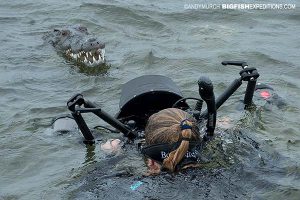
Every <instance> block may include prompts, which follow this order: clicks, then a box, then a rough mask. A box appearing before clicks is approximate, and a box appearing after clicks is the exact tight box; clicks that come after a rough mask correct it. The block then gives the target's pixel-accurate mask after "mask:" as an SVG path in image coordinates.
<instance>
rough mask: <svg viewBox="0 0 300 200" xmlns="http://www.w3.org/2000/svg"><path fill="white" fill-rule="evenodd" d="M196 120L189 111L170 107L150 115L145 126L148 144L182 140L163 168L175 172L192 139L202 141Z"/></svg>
mask: <svg viewBox="0 0 300 200" xmlns="http://www.w3.org/2000/svg"><path fill="white" fill-rule="evenodd" d="M200 140H201V137H200V134H199V129H198V127H197V126H196V120H195V119H194V118H193V117H191V116H190V115H189V114H188V113H187V112H185V111H183V110H180V109H177V108H168V109H164V110H161V111H159V112H158V113H155V114H153V115H151V116H150V118H149V120H148V123H147V125H146V128H145V142H146V145H154V144H162V143H168V144H173V143H176V142H180V145H179V147H178V148H177V149H175V150H174V151H172V152H170V153H169V156H168V157H167V158H165V159H164V161H163V165H162V168H164V169H167V170H169V171H171V172H174V171H175V169H176V165H177V164H178V163H179V162H180V161H181V160H182V158H183V157H184V155H185V154H186V153H187V151H188V149H189V142H190V141H200Z"/></svg>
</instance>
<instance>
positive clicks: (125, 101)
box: [116, 75, 189, 129]
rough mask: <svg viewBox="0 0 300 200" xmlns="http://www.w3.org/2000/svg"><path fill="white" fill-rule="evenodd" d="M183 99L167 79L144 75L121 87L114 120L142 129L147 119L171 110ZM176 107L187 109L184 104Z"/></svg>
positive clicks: (178, 90)
mask: <svg viewBox="0 0 300 200" xmlns="http://www.w3.org/2000/svg"><path fill="white" fill-rule="evenodd" d="M182 98H183V95H182V93H181V91H180V89H179V88H178V86H177V85H176V84H175V83H174V82H173V81H172V80H171V79H170V78H168V77H165V76H161V75H146V76H141V77H138V78H135V79H132V80H130V81H128V82H127V83H125V84H124V85H123V86H122V90H121V98H120V104H119V107H120V111H119V113H118V114H117V115H116V118H117V119H118V120H120V121H121V122H122V123H124V124H127V123H128V122H130V121H134V123H136V128H138V129H144V128H145V126H146V123H147V120H148V118H149V117H150V116H151V115H152V114H154V113H156V112H158V111H160V110H163V109H165V108H171V107H172V106H173V104H174V103H176V101H178V100H180V99H182ZM178 106H180V107H182V108H183V109H188V108H189V106H188V105H187V103H186V102H180V103H179V104H178Z"/></svg>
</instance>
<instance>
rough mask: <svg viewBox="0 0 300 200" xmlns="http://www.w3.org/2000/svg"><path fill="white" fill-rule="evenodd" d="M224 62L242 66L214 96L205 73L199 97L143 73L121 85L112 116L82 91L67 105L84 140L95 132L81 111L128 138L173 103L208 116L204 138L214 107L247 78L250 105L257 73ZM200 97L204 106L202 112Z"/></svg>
mask: <svg viewBox="0 0 300 200" xmlns="http://www.w3.org/2000/svg"><path fill="white" fill-rule="evenodd" d="M222 64H223V65H237V66H241V67H242V68H243V69H242V71H240V77H239V78H237V79H235V80H233V82H232V83H231V85H230V86H229V87H228V88H227V89H226V90H225V91H224V92H223V93H222V94H221V95H220V96H219V97H218V98H217V99H216V100H215V95H214V91H213V84H212V82H211V81H210V79H209V78H207V77H200V78H199V80H198V87H199V95H200V97H201V99H199V98H193V97H191V98H184V97H183V95H182V93H181V91H180V89H179V87H178V86H177V85H176V84H175V83H174V82H173V81H172V80H171V79H170V78H168V77H165V76H161V75H145V76H141V77H138V78H135V79H132V80H130V81H128V82H127V83H125V84H124V85H123V86H122V91H121V97H120V104H119V108H120V111H119V112H118V113H117V114H116V115H115V117H113V116H111V115H110V114H108V113H106V112H105V111H104V110H102V109H101V108H99V107H98V106H97V105H96V104H94V103H92V102H90V101H88V100H86V99H84V97H83V95H82V94H76V95H74V96H72V97H71V98H70V99H69V100H68V102H67V107H68V109H69V110H70V111H71V114H72V116H73V118H74V120H75V121H76V123H77V125H78V127H79V129H80V131H81V133H82V134H83V136H84V138H85V140H84V142H85V143H88V144H93V143H94V136H93V135H92V132H91V130H90V129H89V127H88V126H87V124H86V122H85V120H84V119H83V117H82V115H81V114H82V113H93V114H95V115H96V116H98V117H100V118H101V119H102V120H104V121H105V122H107V123H108V124H110V125H111V126H113V127H114V128H115V129H117V130H118V131H119V132H121V133H123V135H124V136H125V137H127V138H128V139H130V140H133V139H135V138H139V137H143V134H141V133H142V132H143V130H144V129H145V126H146V123H147V121H148V118H149V117H150V116H151V115H152V114H154V113H156V112H158V111H160V110H163V109H166V108H171V107H176V108H180V109H182V110H186V111H189V112H190V113H192V114H193V115H194V117H195V118H196V120H198V121H199V122H200V121H203V120H207V123H206V135H205V138H208V140H209V138H211V137H212V136H213V135H214V129H215V125H216V113H217V109H218V108H219V107H220V106H221V105H222V104H223V103H224V102H225V101H226V100H227V99H228V98H229V97H230V96H231V95H232V94H233V93H234V92H235V91H236V90H237V89H238V88H239V87H240V86H241V84H242V81H246V82H248V84H247V89H246V93H245V97H244V104H245V109H248V108H249V107H250V106H251V105H252V98H253V93H254V90H255V85H256V80H257V78H258V77H259V74H258V72H257V70H256V69H255V68H248V66H247V63H246V62H243V61H242V62H240V61H224V62H222ZM187 99H195V100H197V103H196V108H194V109H192V108H191V107H190V106H189V105H188V104H187V103H186V100H187ZM202 101H204V102H205V103H206V105H207V110H206V111H204V112H202V113H201V107H202V104H201V103H202ZM205 138H204V139H205Z"/></svg>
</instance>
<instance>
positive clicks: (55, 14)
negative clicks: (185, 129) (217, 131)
mask: <svg viewBox="0 0 300 200" xmlns="http://www.w3.org/2000/svg"><path fill="white" fill-rule="evenodd" d="M265 2H268V1H265ZM185 3H189V1H187V2H182V1H177V2H167V1H152V2H148V1H108V0H107V1H79V0H78V1H68V0H67V1H57V0H52V1H43V2H35V1H32V0H25V1H6V2H0V24H1V30H0V41H1V48H0V57H1V59H0V102H1V103H2V106H1V109H0V146H1V151H0V160H1V162H0V169H1V170H0V199H1V198H2V199H61V198H66V196H69V191H70V188H71V189H72V188H75V189H76V187H77V186H76V184H77V182H76V181H74V180H75V179H76V177H78V176H84V174H85V172H86V170H87V169H89V168H90V167H93V165H94V163H95V162H96V161H97V162H100V161H101V159H102V158H103V153H102V152H101V151H100V148H99V146H96V147H95V149H94V150H93V151H92V152H93V153H92V155H90V154H87V153H86V152H90V151H87V149H86V147H85V146H84V145H83V144H82V142H81V139H82V137H81V136H80V135H76V134H70V135H57V134H54V133H53V132H51V129H50V128H51V120H52V118H54V117H55V116H57V115H59V114H63V113H68V111H67V109H66V106H65V105H66V101H67V100H68V99H69V97H70V96H72V95H73V94H75V93H78V92H81V93H82V94H84V96H85V97H86V98H88V99H90V100H92V101H95V102H97V103H98V104H99V105H100V106H101V107H102V108H103V109H104V110H107V111H108V112H109V113H111V114H115V113H116V112H117V111H118V103H119V97H120V86H121V85H122V84H124V83H125V82H127V81H129V80H131V79H132V78H135V77H137V76H141V75H145V74H161V75H165V76H168V77H170V78H172V79H173V80H174V81H175V82H176V83H177V84H178V86H179V87H180V88H181V89H182V92H183V94H184V95H185V96H195V97H197V96H198V93H197V90H198V89H197V87H198V86H197V84H196V81H197V79H198V78H199V77H200V76H203V75H204V76H209V77H210V79H211V80H212V81H213V83H214V85H215V92H216V95H218V94H220V93H221V92H222V91H223V90H224V88H225V87H226V85H228V84H230V82H231V81H232V80H233V79H235V78H237V77H238V72H239V70H240V69H239V68H237V67H229V66H228V67H224V66H221V65H220V63H221V61H222V60H245V61H247V62H248V64H249V65H250V66H252V67H256V68H257V69H258V70H259V73H260V74H261V76H260V81H261V82H264V83H268V84H270V85H271V86H272V87H273V88H275V90H276V92H277V93H278V95H280V96H281V97H282V98H283V99H285V101H286V103H287V106H286V107H285V108H284V109H277V108H276V107H274V108H272V110H271V111H267V112H262V113H261V114H260V116H259V117H257V116H256V117H255V118H254V121H251V120H250V119H248V120H249V122H247V123H249V124H250V125H251V126H252V127H254V128H252V131H253V132H255V138H256V139H257V140H258V141H259V142H261V143H263V144H265V143H266V144H267V145H266V147H265V148H268V150H270V151H272V152H276V155H278V157H280V158H282V159H275V160H274V159H273V160H272V163H273V166H276V167H279V168H280V169H281V170H280V173H276V170H274V168H270V170H267V171H268V172H265V173H264V172H263V171H259V170H258V171H255V169H250V170H252V171H251V173H250V174H252V175H253V174H258V175H257V180H263V181H264V183H265V185H264V188H265V189H264V190H263V189H262V190H261V191H258V192H257V194H255V195H253V196H252V197H253V198H258V199H259V198H263V199H265V198H267V199H283V198H288V199H298V198H299V195H300V180H299V177H300V171H299V161H300V153H299V152H300V139H299V137H300V125H299V122H298V121H299V119H300V117H299V113H300V112H299V106H300V103H299V98H300V81H299V77H300V69H299V63H300V57H299V48H300V43H299V33H300V23H299V20H300V13H299V8H297V9H295V10H263V11H262V10H185V9H184V4H185ZM198 3H199V2H198ZM202 3H203V2H202ZM248 3H249V2H248ZM294 3H295V2H294ZM78 23H80V24H83V25H85V26H87V27H88V29H89V30H90V32H91V33H93V34H95V35H97V36H99V38H101V40H102V41H104V42H105V43H106V55H107V60H108V62H109V63H110V64H111V67H110V69H108V71H107V72H106V73H102V74H96V75H91V74H86V73H82V72H81V71H80V70H79V69H78V68H77V67H76V66H74V65H73V63H69V62H68V61H66V60H65V59H64V58H63V57H61V56H60V55H58V54H57V53H56V52H55V50H54V49H53V48H52V47H51V46H49V45H48V44H44V42H43V40H42V35H43V34H44V33H45V32H46V31H48V30H51V29H52V28H54V27H61V26H64V25H67V24H78ZM243 88H244V87H243ZM242 91H243V90H242V89H241V90H239V91H238V92H237V93H236V94H235V95H234V96H233V97H232V98H231V99H230V100H229V101H228V102H226V104H225V105H224V106H223V107H222V108H221V109H220V111H219V115H221V116H229V117H231V118H233V119H234V121H235V122H236V123H239V118H240V117H244V113H241V111H240V110H237V109H236V103H237V102H238V100H239V99H240V98H241V97H242ZM89 119H90V120H89V121H90V125H98V124H104V123H103V122H101V121H96V120H93V119H95V118H92V117H90V118H89ZM250 125H249V126H250ZM272 155H273V154H272ZM270 159H271V158H270ZM137 163H138V162H137ZM253 177H254V178H253V179H254V181H252V182H255V178H256V176H253ZM154 181H155V180H154ZM154 181H153V182H154ZM158 181H161V180H158ZM73 183H74V184H73ZM152 184H153V185H154V183H152ZM268 186H270V187H268ZM78 187H79V186H78ZM258 187H259V185H258ZM66 188H68V189H66ZM173 189H174V188H173ZM152 192H153V191H152ZM154 192H155V191H154ZM158 194H159V195H160V196H158V197H157V198H161V199H164V198H169V197H170V196H164V194H163V193H158ZM184 194H185V193H183V194H182V195H183V196H182V198H186V197H184V196H185V195H184ZM188 195H189V194H186V196H188ZM123 197H124V198H125V199H126V198H127V199H130V194H127V195H125V196H123ZM139 197H140V198H142V197H144V198H146V197H145V196H143V195H142V196H139ZM150 197H151V196H150ZM217 197H218V196H215V198H217ZM246 197H247V198H251V196H246ZM208 198H211V199H213V198H214V197H213V196H209V195H208ZM220 198H221V197H220Z"/></svg>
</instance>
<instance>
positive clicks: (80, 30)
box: [43, 25, 105, 67]
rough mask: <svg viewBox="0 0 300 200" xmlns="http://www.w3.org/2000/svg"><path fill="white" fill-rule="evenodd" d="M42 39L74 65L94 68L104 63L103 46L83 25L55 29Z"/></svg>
mask: <svg viewBox="0 0 300 200" xmlns="http://www.w3.org/2000/svg"><path fill="white" fill-rule="evenodd" d="M43 39H44V40H45V41H46V42H48V43H50V44H52V45H53V47H54V48H55V49H56V50H57V51H58V52H60V53H62V54H63V55H64V56H65V57H66V58H67V59H68V60H71V61H74V62H75V63H76V64H79V65H84V66H93V67H94V66H99V65H101V64H104V63H105V44H104V43H103V42H101V41H100V40H99V39H98V38H96V37H94V36H93V35H91V34H90V33H89V32H88V29H87V28H86V27H85V26H83V25H73V26H66V27H63V28H62V29H57V28H55V29H53V30H52V31H49V32H47V33H46V34H45V35H44V37H43Z"/></svg>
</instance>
